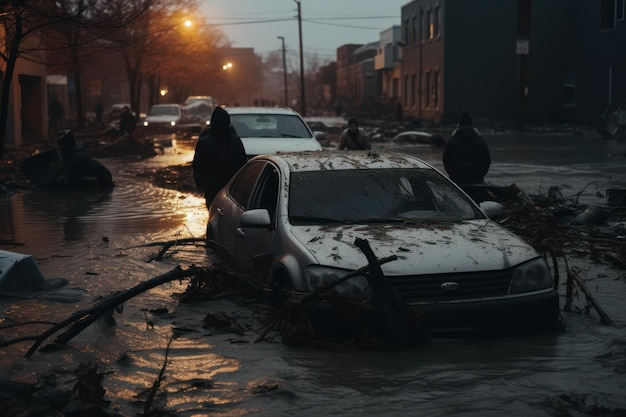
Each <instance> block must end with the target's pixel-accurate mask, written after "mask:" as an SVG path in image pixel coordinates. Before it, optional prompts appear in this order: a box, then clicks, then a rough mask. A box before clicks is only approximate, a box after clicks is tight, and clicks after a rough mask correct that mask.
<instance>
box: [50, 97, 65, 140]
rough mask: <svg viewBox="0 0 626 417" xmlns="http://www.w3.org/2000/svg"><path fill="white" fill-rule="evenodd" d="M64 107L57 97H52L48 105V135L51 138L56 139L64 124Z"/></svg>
mask: <svg viewBox="0 0 626 417" xmlns="http://www.w3.org/2000/svg"><path fill="white" fill-rule="evenodd" d="M63 116H64V114H63V105H62V104H61V102H60V101H59V100H57V98H56V96H52V100H51V101H50V104H49V105H48V134H49V135H50V137H56V135H57V133H58V132H59V130H60V129H61V127H62V124H63Z"/></svg>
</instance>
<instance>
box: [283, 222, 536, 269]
mask: <svg viewBox="0 0 626 417" xmlns="http://www.w3.org/2000/svg"><path fill="white" fill-rule="evenodd" d="M292 232H293V234H294V236H295V237H296V238H297V239H298V240H299V241H300V242H301V243H302V244H303V245H304V246H305V247H306V248H308V250H309V251H310V252H311V254H312V255H313V256H314V257H315V258H316V259H317V261H318V262H319V263H320V264H321V265H328V266H334V267H338V268H345V269H349V270H354V269H357V268H360V267H363V266H365V265H366V264H367V259H366V258H365V255H364V254H363V253H362V252H361V250H360V249H359V248H357V247H356V246H355V245H354V241H355V239H356V238H362V239H367V241H368V242H369V245H370V247H371V248H372V250H373V251H374V254H375V255H376V257H377V258H379V259H380V258H384V257H388V256H392V255H396V256H397V257H398V259H397V260H394V261H391V262H388V263H386V264H384V265H383V266H382V269H383V272H384V273H385V274H386V275H413V274H416V273H417V272H419V274H445V273H454V272H476V271H491V270H501V269H506V268H509V267H512V266H515V265H517V264H519V263H522V262H524V261H527V260H530V259H533V258H535V257H537V256H538V253H537V252H536V251H535V249H533V248H532V247H531V246H530V245H529V244H527V243H525V242H524V241H522V240H521V239H520V238H519V237H517V236H516V235H514V234H513V233H511V232H509V231H508V230H506V229H504V228H503V227H501V226H499V225H498V224H496V223H495V222H493V221H491V220H472V221H465V222H455V223H451V222H446V223H424V224H421V225H419V224H410V223H409V224H402V225H376V224H368V225H326V226H324V225H322V226H317V225H307V226H294V227H293V229H292Z"/></svg>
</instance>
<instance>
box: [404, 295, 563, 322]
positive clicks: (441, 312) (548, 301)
mask: <svg viewBox="0 0 626 417" xmlns="http://www.w3.org/2000/svg"><path fill="white" fill-rule="evenodd" d="M411 307H412V308H413V309H414V310H415V311H416V312H417V313H418V315H419V317H420V319H421V321H422V323H423V325H424V326H425V327H426V328H427V329H429V330H435V331H438V330H439V331H446V330H452V331H453V330H502V331H507V330H511V331H519V330H531V331H534V330H550V329H557V328H559V326H560V324H561V320H560V310H559V295H558V292H557V291H556V290H547V291H541V292H536V293H533V294H524V295H517V296H507V297H498V298H491V299H473V300H463V301H456V300H455V301H439V302H433V303H415V304H411Z"/></svg>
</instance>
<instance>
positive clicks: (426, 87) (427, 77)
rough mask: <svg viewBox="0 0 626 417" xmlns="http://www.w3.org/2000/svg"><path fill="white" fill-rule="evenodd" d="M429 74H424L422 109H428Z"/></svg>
mask: <svg viewBox="0 0 626 417" xmlns="http://www.w3.org/2000/svg"><path fill="white" fill-rule="evenodd" d="M430 78H431V74H430V72H427V73H426V83H425V85H424V92H425V94H424V108H425V109H428V108H429V107H430V89H431V79H430Z"/></svg>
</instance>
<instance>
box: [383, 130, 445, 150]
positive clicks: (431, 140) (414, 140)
mask: <svg viewBox="0 0 626 417" xmlns="http://www.w3.org/2000/svg"><path fill="white" fill-rule="evenodd" d="M392 142H393V143H396V144H402V145H431V146H435V147H437V148H443V147H444V146H445V145H446V140H445V139H444V138H443V137H442V136H441V135H439V134H437V133H431V132H424V131H421V130H410V131H406V132H401V133H398V134H397V135H396V136H394V138H393V139H392Z"/></svg>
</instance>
